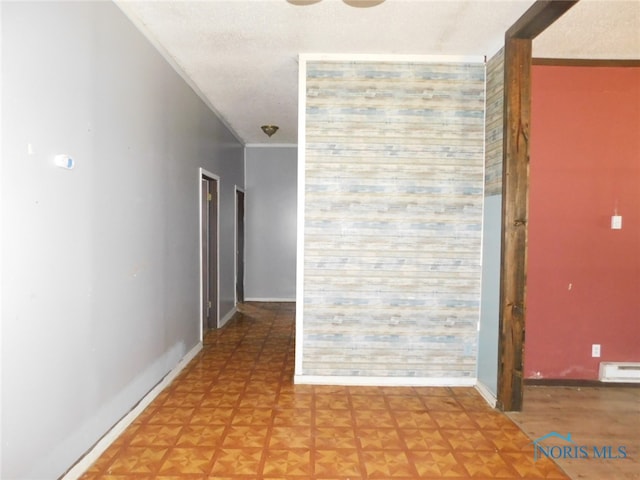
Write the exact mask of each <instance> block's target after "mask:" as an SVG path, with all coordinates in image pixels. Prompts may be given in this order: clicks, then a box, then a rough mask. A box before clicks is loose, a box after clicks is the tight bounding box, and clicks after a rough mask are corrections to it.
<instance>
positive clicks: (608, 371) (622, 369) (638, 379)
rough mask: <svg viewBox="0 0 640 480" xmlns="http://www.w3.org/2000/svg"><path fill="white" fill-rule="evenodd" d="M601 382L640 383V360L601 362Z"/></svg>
mask: <svg viewBox="0 0 640 480" xmlns="http://www.w3.org/2000/svg"><path fill="white" fill-rule="evenodd" d="M599 379H600V381H601V382H621V383H640V362H600V376H599Z"/></svg>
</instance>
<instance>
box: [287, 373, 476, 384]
mask: <svg viewBox="0 0 640 480" xmlns="http://www.w3.org/2000/svg"><path fill="white" fill-rule="evenodd" d="M293 383H296V384H300V385H342V386H350V387H473V386H475V385H476V383H477V379H475V378H455V377H443V378H426V377H345V376H335V377H334V376H329V375H326V376H325V375H295V376H294V377H293Z"/></svg>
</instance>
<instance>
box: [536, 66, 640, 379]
mask: <svg viewBox="0 0 640 480" xmlns="http://www.w3.org/2000/svg"><path fill="white" fill-rule="evenodd" d="M532 76H533V78H532V81H533V85H532V88H533V90H532V98H533V101H532V123H531V166H530V194H529V195H530V196H529V208H530V216H529V240H528V277H527V320H526V325H527V329H526V340H525V377H527V378H552V379H597V378H598V369H599V364H600V362H601V361H636V362H637V361H640V68H637V67H591V66H589V67H582V66H581V67H576V66H573V67H567V66H542V65H534V67H533V71H532ZM616 211H617V212H618V214H619V215H621V216H622V230H612V229H611V216H612V215H614V213H615V212H616ZM592 344H600V345H601V350H602V352H601V353H602V355H601V357H600V358H592V357H591V345H592Z"/></svg>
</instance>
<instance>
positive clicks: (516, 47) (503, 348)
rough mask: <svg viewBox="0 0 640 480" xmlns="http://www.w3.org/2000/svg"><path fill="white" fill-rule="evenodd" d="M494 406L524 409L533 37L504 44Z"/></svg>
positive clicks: (511, 39)
mask: <svg viewBox="0 0 640 480" xmlns="http://www.w3.org/2000/svg"><path fill="white" fill-rule="evenodd" d="M504 55H505V61H504V65H505V71H504V74H505V82H504V85H505V107H504V123H505V125H504V158H503V164H502V252H501V264H500V269H501V275H500V340H501V341H500V342H499V363H498V392H497V393H498V396H497V400H498V408H500V409H501V410H521V409H522V384H523V363H524V322H525V291H526V263H527V261H526V257H527V219H528V188H529V121H530V116H531V85H530V84H531V82H530V81H529V78H530V75H531V40H528V39H519V38H518V39H517V38H510V39H508V40H507V42H506V45H505V52H504Z"/></svg>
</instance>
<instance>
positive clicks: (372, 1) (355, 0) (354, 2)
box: [342, 0, 384, 8]
mask: <svg viewBox="0 0 640 480" xmlns="http://www.w3.org/2000/svg"><path fill="white" fill-rule="evenodd" d="M342 1H343V2H344V3H346V4H347V5H349V6H350V7H357V8H369V7H375V6H376V5H380V4H381V3H382V2H384V0H342Z"/></svg>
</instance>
